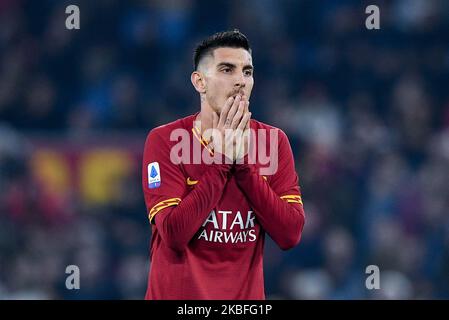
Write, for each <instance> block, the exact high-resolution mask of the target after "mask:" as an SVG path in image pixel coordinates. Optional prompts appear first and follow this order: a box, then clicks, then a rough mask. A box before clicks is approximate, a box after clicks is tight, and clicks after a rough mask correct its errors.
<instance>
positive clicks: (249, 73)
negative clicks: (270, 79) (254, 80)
mask: <svg viewBox="0 0 449 320" xmlns="http://www.w3.org/2000/svg"><path fill="white" fill-rule="evenodd" d="M244 73H245V76H248V77H250V76H252V75H253V70H245V72H244Z"/></svg>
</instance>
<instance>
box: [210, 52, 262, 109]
mask: <svg viewBox="0 0 449 320" xmlns="http://www.w3.org/2000/svg"><path fill="white" fill-rule="evenodd" d="M204 71H205V72H204V75H205V80H206V92H205V95H206V99H207V102H208V103H209V105H210V106H211V107H212V109H213V110H214V111H216V112H217V113H218V114H220V112H221V109H222V108H223V106H224V104H225V102H226V100H227V99H228V98H229V97H231V96H236V95H237V94H239V93H240V94H241V95H246V98H247V99H248V100H249V98H250V96H251V91H252V89H253V85H254V78H253V63H252V58H251V55H250V53H249V52H248V51H246V50H245V49H243V48H217V49H215V50H214V51H213V56H210V57H205V61H204Z"/></svg>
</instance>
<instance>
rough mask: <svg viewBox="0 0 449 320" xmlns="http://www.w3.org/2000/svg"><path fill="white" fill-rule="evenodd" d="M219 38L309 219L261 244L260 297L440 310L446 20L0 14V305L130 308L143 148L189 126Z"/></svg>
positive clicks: (331, 10) (405, 13)
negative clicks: (70, 302) (283, 136)
mask: <svg viewBox="0 0 449 320" xmlns="http://www.w3.org/2000/svg"><path fill="white" fill-rule="evenodd" d="M69 4H76V5H78V6H79V8H80V12H81V28H80V30H67V29H66V28H65V19H66V17H67V14H66V13H65V8H66V6H67V5H69ZM369 4H376V5H378V6H379V8H380V15H381V17H380V26H381V29H380V30H367V29H366V28H365V19H366V17H367V14H365V8H366V6H367V5H369ZM233 28H238V29H240V30H241V31H242V32H243V33H245V34H246V35H247V36H248V38H249V40H250V43H251V46H252V48H253V60H254V65H255V87H254V90H253V96H252V98H251V101H252V102H251V106H252V107H251V108H252V110H251V111H252V113H253V117H254V118H256V119H258V120H260V121H263V122H267V123H270V124H272V125H275V126H277V127H280V128H282V129H283V130H284V131H285V132H286V133H287V134H288V136H289V138H290V142H291V145H292V148H293V152H294V155H295V159H296V165H297V171H298V173H299V177H300V185H301V188H302V193H303V200H304V204H305V210H306V215H307V219H306V226H305V229H304V233H303V237H302V240H301V243H300V245H299V246H297V247H296V248H294V249H292V250H290V251H286V252H283V251H281V250H280V249H279V248H277V247H276V246H275V245H274V243H273V242H272V241H270V240H268V241H267V243H266V249H265V276H266V293H267V297H268V298H269V299H428V298H437V299H448V298H449V214H448V209H449V90H448V89H449V42H448V39H449V2H448V1H445V0H397V1H369V2H367V1H356V0H338V1H337V0H323V1H312V0H310V1H307V0H304V1H301V0H283V1H279V0H245V1H237V0H218V1H215V0H214V1H194V0H148V1H118V0H98V1H56V0H42V1H31V0H29V1H24V0H0V299H27V298H30V299H142V298H143V296H144V293H145V289H146V284H147V272H148V267H149V262H148V248H149V241H150V236H151V229H150V226H149V223H148V220H147V213H146V209H145V205H144V200H143V195H142V190H141V157H142V151H143V144H144V140H145V138H146V134H147V133H148V131H149V130H151V129H152V128H153V127H155V126H158V125H161V124H163V123H166V122H169V121H173V120H175V119H178V118H180V117H184V116H187V115H189V114H192V113H194V112H195V111H197V110H198V108H199V98H198V96H197V94H196V92H195V91H194V89H193V87H192V85H191V83H190V73H191V71H192V53H193V49H194V47H195V45H196V44H197V43H198V42H199V41H200V40H201V39H203V38H204V37H206V36H208V35H210V34H212V33H215V32H217V31H222V30H227V29H233ZM72 264H73V265H77V266H79V268H80V271H81V289H80V290H67V289H66V287H65V279H66V277H67V276H68V275H67V274H65V268H66V266H68V265H72ZM368 265H377V266H378V267H379V269H380V287H381V288H380V289H379V290H368V289H367V288H366V287H365V280H366V278H367V277H368V276H369V274H366V273H365V270H366V267H367V266H368Z"/></svg>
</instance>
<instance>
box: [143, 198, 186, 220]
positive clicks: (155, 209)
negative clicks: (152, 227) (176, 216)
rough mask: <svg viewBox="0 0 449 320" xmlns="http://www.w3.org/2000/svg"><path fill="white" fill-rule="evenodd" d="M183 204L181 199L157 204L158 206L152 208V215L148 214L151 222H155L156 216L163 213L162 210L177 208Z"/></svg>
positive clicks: (172, 199) (171, 199)
mask: <svg viewBox="0 0 449 320" xmlns="http://www.w3.org/2000/svg"><path fill="white" fill-rule="evenodd" d="M180 202H181V198H170V199H167V200H164V201H161V202H159V203H157V204H156V205H154V206H153V208H151V210H150V213H149V214H148V219H149V220H150V222H151V221H152V220H153V218H154V216H155V215H156V214H157V213H158V212H159V211H161V210H162V209H165V208H167V207H171V206H177V205H178V204H179V203H180Z"/></svg>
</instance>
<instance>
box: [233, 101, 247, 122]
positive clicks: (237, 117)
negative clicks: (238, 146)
mask: <svg viewBox="0 0 449 320" xmlns="http://www.w3.org/2000/svg"><path fill="white" fill-rule="evenodd" d="M244 110H245V102H244V101H240V103H239V109H238V111H237V113H236V114H235V115H234V119H232V123H231V129H236V128H237V126H238V125H239V123H240V121H241V119H242V116H243V114H244Z"/></svg>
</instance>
